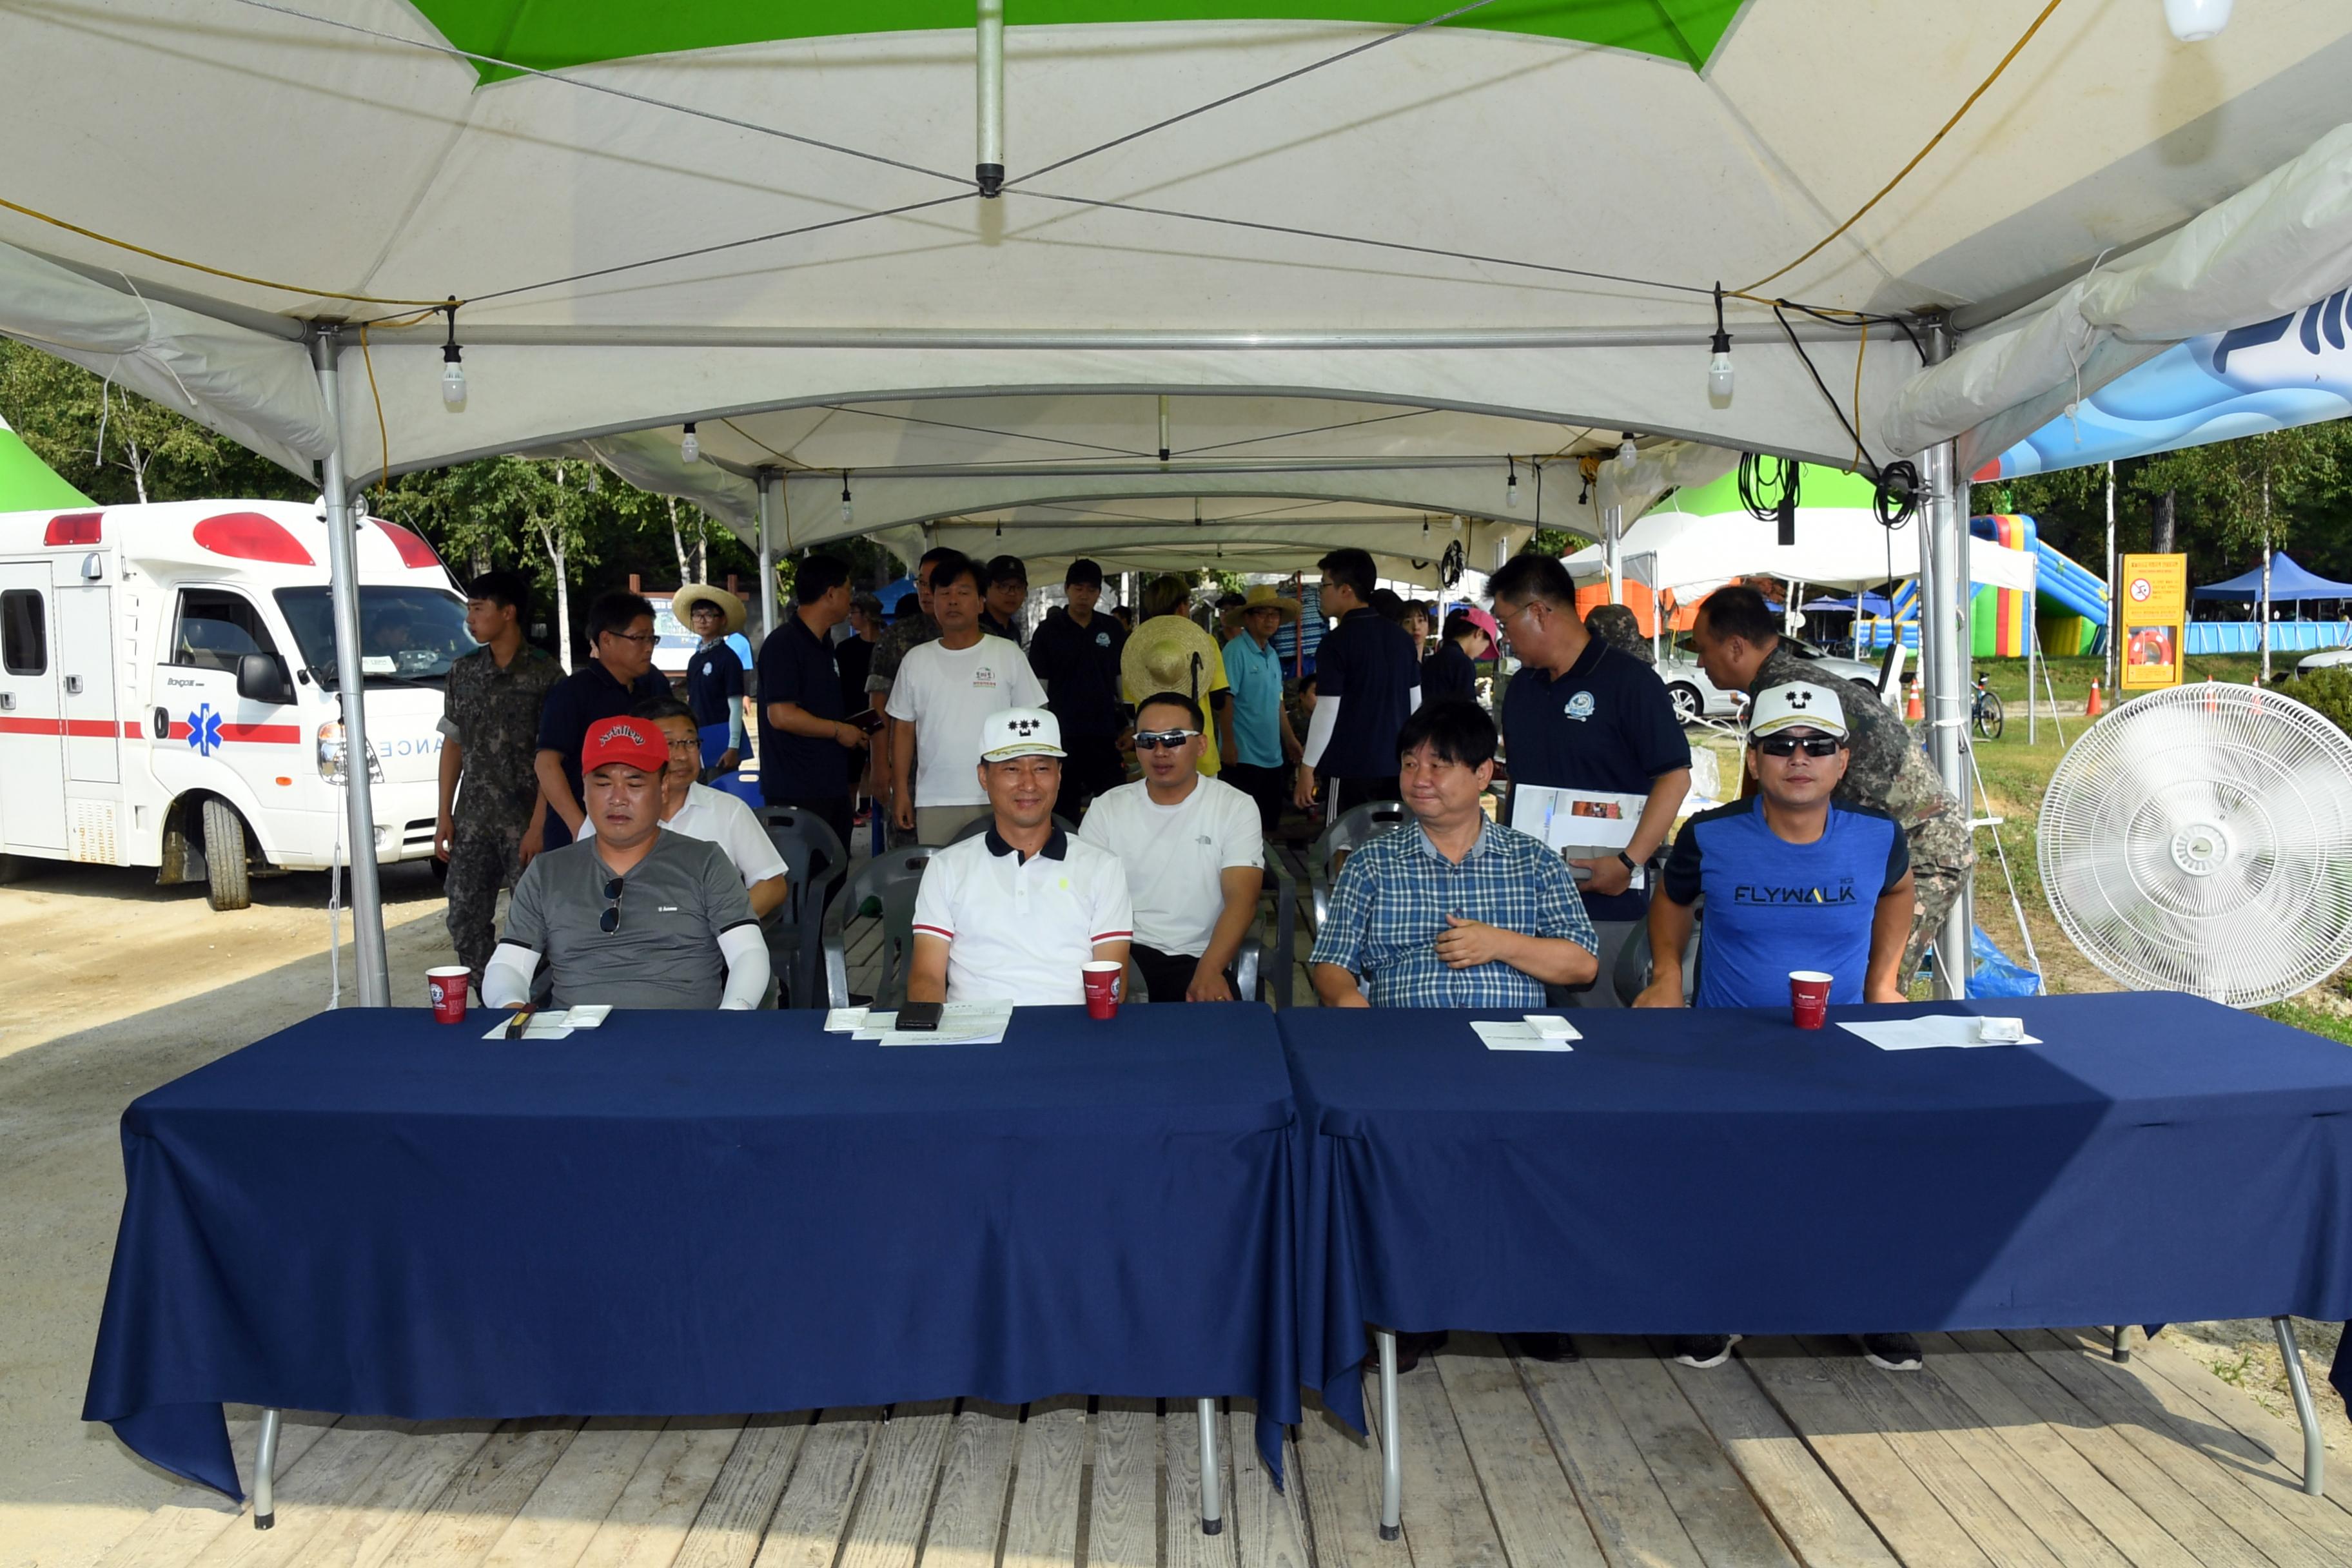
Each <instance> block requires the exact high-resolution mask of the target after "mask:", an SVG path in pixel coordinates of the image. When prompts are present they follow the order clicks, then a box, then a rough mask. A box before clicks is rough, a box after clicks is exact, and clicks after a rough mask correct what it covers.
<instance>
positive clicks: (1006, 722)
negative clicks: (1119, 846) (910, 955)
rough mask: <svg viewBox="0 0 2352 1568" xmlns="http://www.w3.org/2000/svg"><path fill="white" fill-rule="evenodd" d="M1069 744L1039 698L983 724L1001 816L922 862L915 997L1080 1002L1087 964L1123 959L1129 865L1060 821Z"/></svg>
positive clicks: (911, 981)
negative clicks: (1057, 811)
mask: <svg viewBox="0 0 2352 1568" xmlns="http://www.w3.org/2000/svg"><path fill="white" fill-rule="evenodd" d="M917 651H920V650H917ZM909 657H911V656H909ZM1063 754H1064V753H1063V751H1062V729H1061V726H1060V725H1059V724H1057V723H1056V722H1055V720H1054V716H1053V715H1052V714H1051V713H1048V712H1046V711H1045V710H1044V709H1042V708H1013V709H1007V710H1004V711H1003V712H999V713H991V714H990V715H988V717H987V719H986V720H985V721H983V723H982V726H981V741H980V766H979V782H980V788H981V790H982V793H983V794H984V795H986V796H987V797H988V805H989V810H990V811H991V813H992V817H993V820H992V824H991V826H990V827H989V830H988V831H987V832H986V833H983V834H982V835H981V836H980V837H977V838H967V839H965V840H963V842H961V843H960V844H952V845H950V846H949V847H947V848H945V849H942V850H940V852H939V853H938V854H936V855H933V856H932V857H931V863H930V866H929V868H928V869H926V870H925V871H924V872H923V885H922V889H921V890H920V891H919V892H918V893H917V894H916V895H915V953H914V960H913V962H912V963H911V964H910V965H909V967H908V973H907V999H908V1001H910V1002H985V1001H1010V1002H1012V1003H1013V1004H1014V1005H1018V1006H1024V1007H1026V1006H1053V1005H1077V1004H1081V1003H1084V1002H1085V1001H1086V999H1087V990H1086V982H1085V980H1084V979H1083V978H1082V967H1081V966H1083V965H1084V964H1086V963H1088V962H1090V961H1100V962H1103V963H1126V962H1127V952H1128V942H1129V939H1130V938H1131V937H1133V935H1134V934H1135V933H1134V931H1133V929H1132V928H1133V926H1134V923H1135V922H1134V921H1133V920H1132V918H1130V915H1129V906H1128V898H1127V872H1126V870H1125V869H1124V868H1121V867H1120V865H1119V863H1118V857H1116V856H1114V855H1112V854H1111V853H1110V852H1109V851H1108V850H1105V849H1099V848H1097V847H1095V846H1094V845H1091V844H1087V843H1085V842H1083V841H1081V840H1078V839H1075V838H1072V837H1069V836H1068V835H1067V834H1066V833H1064V832H1063V831H1062V830H1061V829H1060V828H1059V827H1057V826H1055V824H1054V797H1055V795H1056V794H1057V793H1058V792H1059V791H1060V789H1061V787H1062V757H1063Z"/></svg>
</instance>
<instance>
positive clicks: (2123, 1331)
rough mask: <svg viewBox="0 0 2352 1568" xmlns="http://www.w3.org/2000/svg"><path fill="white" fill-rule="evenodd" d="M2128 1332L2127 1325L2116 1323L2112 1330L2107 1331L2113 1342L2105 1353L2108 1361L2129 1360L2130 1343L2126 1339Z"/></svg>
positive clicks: (2128, 1325) (2129, 1328)
mask: <svg viewBox="0 0 2352 1568" xmlns="http://www.w3.org/2000/svg"><path fill="white" fill-rule="evenodd" d="M2130 1332H2131V1325H2130V1324H2129V1323H2117V1324H2116V1326H2115V1327H2114V1328H2112V1329H2110V1330H2108V1331H2107V1333H2108V1337H2109V1338H2110V1339H2111V1340H2112V1341H2113V1344H2112V1345H2110V1346H2109V1348H2108V1351H2107V1359H2108V1360H2110V1361H2129V1360H2131V1343H2130V1342H2129V1340H2128V1339H2127V1338H2126V1336H2127V1335H2128V1334H2130Z"/></svg>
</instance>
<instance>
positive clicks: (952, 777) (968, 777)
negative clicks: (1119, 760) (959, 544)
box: [887, 555, 1045, 844]
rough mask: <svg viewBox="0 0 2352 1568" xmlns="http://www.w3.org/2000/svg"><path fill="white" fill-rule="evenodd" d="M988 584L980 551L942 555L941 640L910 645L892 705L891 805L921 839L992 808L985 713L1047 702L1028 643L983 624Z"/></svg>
mask: <svg viewBox="0 0 2352 1568" xmlns="http://www.w3.org/2000/svg"><path fill="white" fill-rule="evenodd" d="M981 592H982V588H981V568H980V563H978V562H976V561H973V560H972V559H971V557H970V556H967V555H956V556H952V557H950V559H948V560H945V561H940V562H937V563H934V564H933V565H932V567H931V615H932V616H933V618H934V619H936V620H937V621H938V622H939V623H940V636H939V640H938V641H936V642H927V643H924V644H922V645H921V646H920V647H911V648H908V650H907V657H906V659H905V660H904V662H902V663H901V664H900V665H899V666H898V676H897V678H896V679H893V680H892V681H891V683H890V703H889V707H888V708H887V712H888V713H889V715H890V717H891V718H893V719H897V720H899V721H902V722H900V723H899V724H898V726H897V727H896V728H895V730H894V731H893V732H892V734H891V737H890V764H891V774H892V777H893V778H894V779H896V780H897V786H896V789H895V791H894V794H893V800H892V805H891V813H892V815H893V816H896V817H897V818H898V826H899V827H900V829H902V830H903V831H906V832H908V833H912V834H913V835H914V836H915V838H916V841H917V842H918V843H921V844H945V843H947V842H949V841H950V839H952V838H954V837H955V836H956V835H957V834H958V833H959V832H961V831H962V830H963V828H964V827H965V826H968V825H969V824H971V822H973V821H975V820H977V819H978V818H980V817H982V816H986V815H987V814H988V795H987V792H986V791H985V790H984V789H982V786H981V784H979V782H978V779H979V776H980V775H979V773H977V772H976V771H975V770H976V768H977V766H978V764H979V762H980V752H981V743H980V742H981V726H982V723H984V722H985V721H987V720H988V719H989V718H990V717H991V716H992V715H994V714H997V713H1002V712H1003V711H1004V710H1007V709H1012V708H1043V707H1044V706H1045V688H1044V687H1042V686H1040V685H1038V684H1037V678H1036V677H1035V676H1034V675H1033V674H1031V673H1030V670H1029V661H1028V660H1027V659H1026V658H1023V657H1022V654H1021V649H1020V647H1019V646H1018V645H1017V644H1013V643H1009V642H1006V641H1005V640H1004V639H1003V637H988V636H986V635H984V634H983V633H982V631H981V629H980V610H981ZM918 762H919V763H920V765H919V766H918Z"/></svg>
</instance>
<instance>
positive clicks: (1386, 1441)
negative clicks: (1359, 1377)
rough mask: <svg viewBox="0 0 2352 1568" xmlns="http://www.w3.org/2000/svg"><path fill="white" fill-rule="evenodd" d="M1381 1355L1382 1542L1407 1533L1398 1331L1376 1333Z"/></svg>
mask: <svg viewBox="0 0 2352 1568" xmlns="http://www.w3.org/2000/svg"><path fill="white" fill-rule="evenodd" d="M1372 1340H1373V1342H1374V1343H1375V1344H1377V1345H1378V1346H1379V1347H1380V1352H1381V1540H1382V1541H1394V1540H1396V1539H1397V1538H1398V1537H1399V1536H1401V1535H1402V1534H1403V1533H1404V1444H1403V1442H1402V1439H1401V1438H1400V1437H1399V1436H1397V1348H1396V1331H1395V1330H1393V1329H1374V1330H1373V1331H1372Z"/></svg>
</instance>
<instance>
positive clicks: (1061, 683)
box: [1029, 556, 1127, 822]
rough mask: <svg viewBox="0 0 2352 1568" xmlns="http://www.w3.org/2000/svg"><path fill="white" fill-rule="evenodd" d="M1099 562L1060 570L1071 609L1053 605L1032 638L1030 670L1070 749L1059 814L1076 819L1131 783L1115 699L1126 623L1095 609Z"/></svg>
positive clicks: (1099, 588) (1079, 561)
mask: <svg viewBox="0 0 2352 1568" xmlns="http://www.w3.org/2000/svg"><path fill="white" fill-rule="evenodd" d="M1102 587H1103V574H1102V568H1101V567H1100V566H1098V565H1097V564H1096V563H1093V562H1091V561H1088V560H1087V559H1086V558H1085V557H1083V556H1081V557H1080V558H1079V559H1077V560H1076V561H1073V562H1071V563H1070V564H1069V569H1068V570H1067V571H1066V572H1064V573H1063V574H1062V593H1063V596H1064V597H1065V598H1066V599H1067V600H1068V601H1069V603H1068V605H1067V607H1066V608H1062V609H1055V610H1048V611H1047V612H1046V613H1045V621H1044V623H1043V624H1042V625H1040V626H1038V628H1037V635H1036V636H1034V637H1031V638H1030V639H1029V668H1030V671H1031V673H1033V674H1034V675H1035V676H1036V677H1037V679H1038V681H1039V683H1040V684H1041V685H1043V686H1044V688H1045V700H1047V701H1048V702H1050V703H1052V704H1053V705H1054V717H1055V720H1057V721H1059V722H1060V724H1061V727H1062V744H1063V746H1064V747H1065V748H1066V750H1067V751H1068V752H1069V755H1068V756H1067V757H1066V758H1065V759H1064V760H1063V762H1062V790H1061V794H1060V795H1058V796H1057V797H1055V802H1054V815H1055V816H1059V817H1061V818H1062V819H1063V820H1064V821H1066V822H1076V821H1077V820H1078V819H1079V818H1080V817H1081V816H1084V815H1085V813H1086V808H1087V802H1088V801H1090V800H1093V799H1094V798H1095V797H1096V796H1097V795H1101V794H1103V793H1104V792H1105V791H1107V790H1114V789H1117V788H1118V786H1119V785H1121V784H1125V783H1126V782H1127V764H1126V763H1122V762H1121V761H1120V760H1119V755H1118V737H1119V732H1120V731H1122V730H1123V729H1124V728H1125V727H1126V724H1125V721H1124V719H1123V718H1122V716H1121V712H1120V708H1119V700H1118V657H1119V652H1120V650H1121V649H1123V648H1125V647H1127V628H1126V627H1125V626H1121V625H1119V624H1118V619H1117V618H1116V617H1114V616H1108V615H1106V614H1104V613H1103V612H1102V611H1100V610H1099V609H1097V605H1100V604H1101V602H1102Z"/></svg>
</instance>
